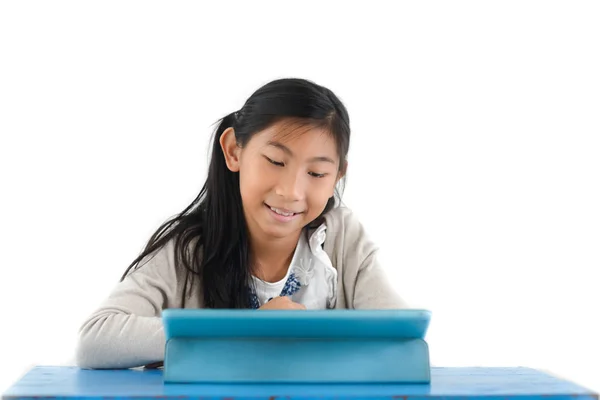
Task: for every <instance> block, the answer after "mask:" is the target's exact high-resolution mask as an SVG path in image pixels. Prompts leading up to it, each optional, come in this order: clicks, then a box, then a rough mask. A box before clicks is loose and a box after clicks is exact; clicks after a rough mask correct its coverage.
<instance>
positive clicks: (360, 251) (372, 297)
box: [326, 207, 409, 309]
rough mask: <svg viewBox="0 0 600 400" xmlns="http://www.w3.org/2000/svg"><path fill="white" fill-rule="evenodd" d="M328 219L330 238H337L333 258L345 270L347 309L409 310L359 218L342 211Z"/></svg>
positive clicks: (350, 212)
mask: <svg viewBox="0 0 600 400" xmlns="http://www.w3.org/2000/svg"><path fill="white" fill-rule="evenodd" d="M326 218H327V221H328V225H329V227H328V232H330V233H328V234H331V235H332V236H334V238H333V239H332V242H331V244H330V246H332V247H330V254H332V255H333V256H334V258H335V259H336V260H337V264H338V267H337V268H338V271H340V270H343V286H344V287H345V289H344V290H345V296H346V307H348V308H354V309H402V308H409V305H408V304H407V303H406V301H404V299H402V298H401V297H400V296H399V295H398V293H397V292H396V290H395V289H394V288H393V286H392V284H391V282H390V280H389V278H388V277H387V274H386V273H385V270H384V269H383V267H382V266H381V265H380V263H379V260H378V257H377V255H378V248H377V246H376V245H375V243H373V241H372V240H371V239H370V238H369V236H368V234H367V232H366V231H365V229H364V226H363V225H362V224H361V222H360V221H359V219H358V218H357V217H356V215H355V214H354V213H353V212H352V211H350V210H349V209H347V208H345V207H340V208H339V209H335V210H333V211H332V212H331V213H330V215H328V216H326ZM333 243H335V244H333ZM340 264H341V265H340Z"/></svg>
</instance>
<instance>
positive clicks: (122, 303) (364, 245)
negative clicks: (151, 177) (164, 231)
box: [76, 207, 407, 368]
mask: <svg viewBox="0 0 600 400" xmlns="http://www.w3.org/2000/svg"><path fill="white" fill-rule="evenodd" d="M325 224H326V226H327V230H326V238H325V242H324V250H325V252H326V253H327V254H328V255H329V257H330V259H331V262H332V264H333V266H334V267H335V268H336V270H337V271H338V293H337V300H336V308H351V309H352V308H354V309H391V308H407V305H406V303H405V302H404V301H403V300H402V298H400V297H399V296H398V294H397V293H396V292H395V291H394V290H393V288H392V286H391V285H390V282H389V280H388V279H387V277H386V276H385V274H384V271H383V270H382V268H381V266H380V265H379V263H378V260H377V247H376V246H375V245H374V243H373V242H371V241H370V240H369V238H368V236H367V234H366V233H365V231H364V229H363V227H362V225H361V224H360V222H359V221H358V219H357V218H356V216H355V215H354V214H353V213H352V212H351V211H350V210H349V209H348V208H345V207H339V208H335V209H333V210H331V211H329V212H328V213H327V214H326V215H325ZM140 265H141V264H140ZM184 274H185V272H183V271H181V270H178V269H176V268H175V266H174V246H173V241H171V242H169V243H168V244H167V245H166V246H165V247H164V248H162V249H161V250H159V251H158V252H157V253H156V254H155V255H154V256H153V257H150V258H149V261H147V262H145V264H144V265H143V266H141V267H140V268H139V269H136V270H135V271H133V272H131V273H129V275H128V276H127V277H126V278H125V279H124V280H123V281H122V282H120V283H119V284H118V285H117V286H116V287H115V288H114V290H113V291H112V293H111V294H110V295H109V297H108V298H107V299H106V300H105V301H104V302H103V304H102V305H101V306H100V308H99V309H97V310H96V311H95V312H94V313H93V314H92V315H91V316H90V317H89V318H88V319H87V320H86V321H85V322H84V323H83V325H82V327H81V329H80V334H79V341H78V344H77V351H76V363H77V365H79V366H80V367H83V368H131V367H138V366H143V365H147V364H152V363H156V362H160V361H162V360H163V357H164V347H165V335H164V331H163V326H162V320H161V312H162V310H163V309H165V308H182V306H183V307H184V308H202V295H201V293H200V291H198V290H194V291H192V293H193V296H192V297H190V298H188V299H186V302H185V305H183V304H182V293H183V285H184V281H185V279H184V277H185V275H184Z"/></svg>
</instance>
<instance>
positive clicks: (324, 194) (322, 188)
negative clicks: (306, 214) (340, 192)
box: [308, 179, 335, 207]
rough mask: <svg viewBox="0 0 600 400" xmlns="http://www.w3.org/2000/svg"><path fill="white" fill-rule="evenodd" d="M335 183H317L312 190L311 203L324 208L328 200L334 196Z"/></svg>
mask: <svg viewBox="0 0 600 400" xmlns="http://www.w3.org/2000/svg"><path fill="white" fill-rule="evenodd" d="M334 189H335V181H333V180H331V181H330V180H329V179H327V181H326V182H316V183H315V184H314V186H313V187H312V188H311V190H310V195H309V196H308V198H309V201H310V202H311V203H312V204H313V205H314V206H316V207H324V206H325V204H327V200H329V198H330V197H332V196H333V194H334Z"/></svg>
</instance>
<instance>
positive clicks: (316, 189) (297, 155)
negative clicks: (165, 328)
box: [221, 120, 342, 238]
mask: <svg viewBox="0 0 600 400" xmlns="http://www.w3.org/2000/svg"><path fill="white" fill-rule="evenodd" d="M221 146H222V148H223V153H224V154H225V159H226V162H227V166H228V168H229V169H230V170H231V171H234V172H239V174H240V192H241V196H242V203H243V209H244V215H245V217H246V223H247V224H248V229H249V230H250V233H251V234H252V235H255V234H260V235H261V236H263V235H264V236H263V237H270V238H285V237H288V236H290V235H297V234H298V233H299V231H300V230H301V229H302V228H303V227H304V226H305V225H307V224H308V223H310V222H311V221H313V220H314V219H315V218H317V217H318V216H319V215H320V214H321V213H322V212H323V210H324V209H325V206H326V204H327V200H328V199H329V198H330V197H332V196H333V194H334V189H335V185H336V183H337V182H338V180H339V179H340V178H341V177H342V174H340V173H339V172H338V171H339V170H340V168H339V156H338V154H337V149H336V143H335V141H334V139H333V137H331V134H329V132H327V131H325V130H323V129H317V128H314V127H311V126H307V125H306V124H300V123H294V122H290V120H283V121H280V122H278V123H275V124H274V125H272V126H271V127H269V128H267V129H265V130H263V131H261V132H257V133H256V134H255V135H254V136H253V137H252V138H251V139H250V141H249V142H248V144H247V145H246V147H244V148H243V149H242V148H240V147H239V146H237V144H236V142H235V133H234V131H233V129H231V128H229V129H227V130H226V131H225V132H224V133H223V135H222V136H221Z"/></svg>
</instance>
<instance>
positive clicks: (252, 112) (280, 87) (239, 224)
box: [121, 79, 350, 308]
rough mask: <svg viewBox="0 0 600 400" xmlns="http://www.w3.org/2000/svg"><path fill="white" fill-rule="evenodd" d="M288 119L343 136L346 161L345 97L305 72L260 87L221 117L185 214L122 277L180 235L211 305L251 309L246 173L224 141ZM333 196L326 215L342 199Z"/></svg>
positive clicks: (179, 259)
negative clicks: (231, 160) (230, 133)
mask: <svg viewBox="0 0 600 400" xmlns="http://www.w3.org/2000/svg"><path fill="white" fill-rule="evenodd" d="M285 118H294V119H301V120H303V121H306V123H308V124H310V125H312V126H314V127H316V128H325V129H326V130H327V131H328V132H329V133H330V134H331V135H332V137H333V138H334V139H335V142H336V144H337V151H338V155H339V157H340V163H339V165H340V168H344V167H345V165H346V157H347V154H348V148H349V142H350V121H349V117H348V112H347V110H346V108H345V107H344V105H343V104H342V102H341V101H340V100H339V99H338V98H337V97H336V95H335V94H334V93H333V92H332V91H331V90H329V89H327V88H325V87H323V86H319V85H317V84H315V83H313V82H310V81H308V80H304V79H278V80H275V81H272V82H270V83H267V84H266V85H264V86H262V87H261V88H259V89H258V90H257V91H255V92H254V93H253V94H252V95H251V96H250V98H248V100H247V101H246V103H245V104H244V106H243V107H242V108H241V109H240V110H239V111H237V112H233V113H231V114H229V115H227V116H226V117H224V118H222V119H220V120H219V121H218V124H219V125H218V127H217V129H216V131H215V132H214V137H213V143H212V154H211V159H210V165H209V168H208V175H207V178H206V182H205V183H204V186H203V187H202V190H201V191H200V193H199V194H198V196H197V197H196V198H195V199H194V201H193V202H192V203H191V204H190V205H189V206H187V207H186V209H185V210H183V211H182V212H181V213H180V214H178V215H176V216H174V217H173V218H171V219H169V220H168V221H166V222H165V223H164V224H163V225H162V226H160V228H158V230H157V231H156V232H155V233H154V234H153V235H152V237H151V238H150V240H149V241H148V243H147V244H146V246H145V248H144V250H143V251H142V253H141V254H140V255H139V256H138V257H137V258H136V259H135V260H134V261H133V262H132V263H131V264H130V265H129V267H128V268H127V270H126V271H125V273H124V274H123V276H122V278H121V280H123V279H124V278H125V277H126V276H127V274H128V273H129V272H130V270H132V269H136V268H138V267H140V265H139V264H140V261H142V260H144V259H145V258H146V257H147V256H150V255H152V254H153V253H154V252H156V251H157V250H159V249H161V248H162V247H163V246H165V244H167V242H169V241H170V240H172V239H174V240H175V246H174V248H175V264H176V266H180V267H184V268H185V270H186V284H185V285H184V287H185V288H186V289H185V290H184V294H183V296H184V299H183V300H184V301H185V297H186V293H185V292H186V291H187V288H188V287H190V288H191V287H195V285H188V282H195V281H197V282H199V283H200V285H201V286H200V288H201V290H202V293H203V296H204V299H203V300H204V306H205V307H206V308H249V307H250V297H249V291H248V285H249V281H250V276H251V273H252V272H251V271H252V268H251V265H250V255H249V253H250V249H249V240H248V231H247V227H246V220H245V218H244V213H243V209H242V198H241V195H240V182H239V174H238V173H235V172H231V171H230V170H229V169H228V168H227V165H226V164H225V157H224V155H223V150H222V148H221V146H220V143H219V138H220V137H221V134H222V133H223V132H224V131H225V130H226V129H227V128H229V127H233V128H234V132H235V138H236V141H237V143H238V145H239V146H241V147H244V146H245V145H246V144H247V143H248V141H249V140H250V139H251V138H252V136H253V135H254V134H255V133H257V132H259V131H262V130H264V129H266V128H268V127H269V126H271V125H272V124H273V123H275V122H277V121H280V120H282V119H285ZM336 196H337V197H338V199H339V196H340V194H339V191H337V190H336V195H334V196H333V197H331V198H330V199H329V200H328V202H327V206H326V207H325V209H324V211H323V213H321V215H320V216H319V218H317V219H316V220H315V221H317V220H320V219H321V217H322V216H323V214H325V213H326V212H328V211H329V210H331V209H332V208H333V207H335V206H336Z"/></svg>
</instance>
